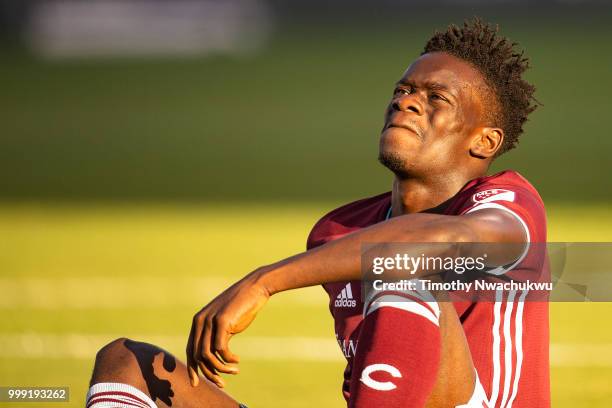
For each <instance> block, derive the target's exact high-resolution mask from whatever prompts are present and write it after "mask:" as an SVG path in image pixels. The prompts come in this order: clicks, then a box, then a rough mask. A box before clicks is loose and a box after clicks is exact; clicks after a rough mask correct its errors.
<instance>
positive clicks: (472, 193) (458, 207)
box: [447, 170, 543, 214]
mask: <svg viewBox="0 0 612 408" xmlns="http://www.w3.org/2000/svg"><path fill="white" fill-rule="evenodd" d="M494 201H495V202H501V201H503V202H514V201H520V202H523V203H525V202H528V203H529V204H530V206H538V207H543V202H542V198H541V197H540V195H539V194H538V191H537V190H536V188H535V187H534V186H533V185H532V184H531V183H530V182H529V181H528V180H527V179H526V178H525V177H523V176H522V175H521V174H519V173H518V172H516V171H514V170H504V171H501V172H499V173H496V174H492V175H490V176H483V177H478V178H475V179H473V180H471V181H470V182H468V183H467V184H466V185H465V186H464V187H463V188H462V189H461V191H459V193H457V194H456V195H455V197H453V199H452V200H451V203H450V205H449V207H448V209H447V214H462V213H464V212H465V211H466V210H469V209H471V208H472V207H474V206H477V205H481V204H485V203H490V202H494Z"/></svg>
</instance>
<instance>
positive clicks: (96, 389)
mask: <svg viewBox="0 0 612 408" xmlns="http://www.w3.org/2000/svg"><path fill="white" fill-rule="evenodd" d="M85 401H86V402H85V404H86V405H85V406H86V408H157V405H155V403H154V402H153V400H151V398H149V396H148V395H147V394H145V393H144V392H142V391H140V390H139V389H138V388H136V387H134V386H131V385H129V384H122V383H108V382H106V383H97V384H94V385H92V386H91V387H90V388H89V391H88V392H87V398H86V400H85Z"/></svg>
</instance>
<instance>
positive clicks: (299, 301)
mask: <svg viewBox="0 0 612 408" xmlns="http://www.w3.org/2000/svg"><path fill="white" fill-rule="evenodd" d="M335 204H337V203H324V204H323V203H320V204H309V205H303V206H300V205H296V204H286V205H283V204H279V203H277V204H274V205H264V204H260V205H252V204H250V205H248V206H246V205H245V206H238V205H229V206H222V205H214V206H210V205H209V206H197V205H191V206H190V205H148V206H135V205H130V206H128V205H125V206H120V205H81V206H77V205H74V206H68V205H55V206H53V205H8V204H5V205H2V206H0V251H1V254H0V270H1V271H2V273H1V275H0V294H1V296H0V308H1V309H2V319H1V320H0V384H3V385H55V386H61V385H68V386H70V389H71V401H70V403H69V404H61V403H56V404H48V406H52V407H57V408H60V407H64V406H74V407H77V406H82V403H83V398H84V394H85V391H86V388H87V382H88V380H89V375H90V372H91V368H92V363H93V356H94V354H95V350H96V349H97V348H99V347H100V346H102V345H103V344H104V343H105V342H107V341H109V340H111V339H113V338H115V337H118V336H129V337H133V338H136V339H141V340H146V341H151V342H155V343H160V345H162V346H164V347H166V348H168V349H169V350H170V351H172V352H174V353H175V354H176V355H177V356H179V357H180V358H183V350H184V344H185V340H186V336H187V333H188V329H189V324H190V319H191V317H192V315H193V314H194V312H195V311H196V310H197V309H198V308H199V307H201V306H202V305H204V304H205V303H206V302H207V301H208V300H210V299H211V297H212V296H214V294H215V293H216V292H218V291H219V290H221V289H222V288H223V287H224V286H225V285H227V284H228V283H230V282H231V281H232V280H234V279H237V278H238V277H240V276H241V275H243V274H245V273H246V272H249V271H250V270H252V269H253V268H255V267H257V266H259V265H261V264H264V263H267V262H272V261H274V260H276V259H278V258H281V257H284V256H287V255H290V254H293V253H295V252H297V251H301V250H302V249H303V248H304V241H305V237H306V235H307V233H308V230H309V228H310V226H311V225H312V224H313V223H314V222H315V221H316V220H317V218H318V217H319V216H320V215H321V214H322V213H323V212H324V211H326V210H328V209H330V208H332V207H333V206H334V205H335ZM548 211H549V230H550V232H549V239H550V240H551V241H606V240H608V241H609V240H611V239H612V217H611V216H610V212H609V208H608V207H606V206H603V205H602V206H597V205H569V204H567V205H556V206H555V205H553V206H550V207H549V209H548ZM551 312H552V322H551V326H552V331H551V343H552V348H551V361H552V386H553V406H555V407H607V406H609V400H610V398H612V387H610V378H612V358H611V357H610V356H611V355H612V329H611V328H610V327H609V325H606V324H603V323H602V321H601V317H602V316H607V315H609V314H610V313H611V312H612V305H610V304H601V303H600V304H577V303H565V304H554V305H552V306H551ZM232 344H233V348H234V349H235V351H236V352H237V353H238V354H240V355H241V356H242V360H243V362H242V365H241V366H242V372H241V374H240V375H239V376H238V377H236V378H230V379H229V380H228V383H229V385H228V391H229V392H230V393H231V394H232V395H234V396H235V397H237V398H238V399H239V400H242V401H244V402H246V403H248V404H249V406H252V407H270V408H274V407H287V406H290V407H312V406H326V407H329V406H336V407H340V406H342V399H341V394H340V380H341V374H342V370H343V366H344V365H343V362H342V357H341V354H340V352H339V351H338V350H336V345H335V340H334V335H333V326H332V320H331V318H330V316H329V314H328V311H327V306H326V297H325V295H324V293H323V291H322V290H321V289H320V288H309V289H304V290H301V291H296V292H293V293H284V294H279V295H277V296H275V297H274V298H273V299H272V300H271V301H270V303H269V304H268V305H267V307H266V308H265V309H264V310H263V312H262V313H261V314H260V316H259V317H258V319H257V320H256V321H255V323H254V324H253V326H252V327H251V328H249V330H247V332H246V333H244V334H242V335H240V336H238V337H237V338H235V339H234V340H233V343H232ZM29 405H30V404H24V405H23V406H29ZM2 406H7V404H6V403H4V404H3V403H0V407H2ZM36 406H44V404H36Z"/></svg>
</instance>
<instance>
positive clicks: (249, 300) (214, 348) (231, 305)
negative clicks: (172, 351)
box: [187, 273, 270, 387]
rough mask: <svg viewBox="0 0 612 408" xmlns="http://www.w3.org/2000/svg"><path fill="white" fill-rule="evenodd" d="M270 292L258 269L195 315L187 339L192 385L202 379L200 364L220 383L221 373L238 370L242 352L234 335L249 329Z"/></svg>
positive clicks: (202, 368) (210, 378) (221, 381)
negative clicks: (232, 346) (232, 347)
mask: <svg viewBox="0 0 612 408" xmlns="http://www.w3.org/2000/svg"><path fill="white" fill-rule="evenodd" d="M269 297H270V293H269V292H268V291H267V290H266V288H265V287H264V286H263V285H261V284H260V283H258V281H257V279H256V278H255V273H254V274H251V275H248V276H246V277H245V278H244V279H242V280H240V281H238V282H236V283H235V284H233V285H232V286H230V287H229V288H228V289H226V290H225V291H223V292H222V293H221V294H220V295H219V296H217V297H216V298H215V299H213V300H212V301H211V302H210V303H209V304H208V305H206V306H205V307H204V308H203V309H202V310H200V311H199V312H198V313H196V315H195V316H194V317H193V322H192V324H191V332H190V334H189V341H188V342H187V369H188V370H189V379H190V381H191V385H192V386H194V387H195V386H196V385H198V383H199V378H198V368H199V369H200V370H201V371H202V374H204V375H205V376H206V378H208V379H209V380H210V381H212V382H214V383H215V384H216V385H217V386H218V387H223V386H224V385H225V383H224V381H223V379H222V378H221V376H220V375H219V373H228V374H238V367H236V364H237V363H238V360H239V359H238V356H237V355H235V354H234V353H232V352H231V351H230V349H229V346H228V343H229V340H230V338H231V337H232V336H233V335H234V334H236V333H240V332H241V331H243V330H244V329H246V328H247V327H248V326H249V325H250V324H251V322H252V321H253V319H255V315H257V312H259V310H260V309H261V308H262V307H263V306H264V305H265V304H266V302H267V301H268V299H269Z"/></svg>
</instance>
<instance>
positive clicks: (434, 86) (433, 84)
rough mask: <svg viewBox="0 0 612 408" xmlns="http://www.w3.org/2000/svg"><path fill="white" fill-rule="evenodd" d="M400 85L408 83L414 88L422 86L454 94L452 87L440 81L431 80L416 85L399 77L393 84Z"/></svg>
mask: <svg viewBox="0 0 612 408" xmlns="http://www.w3.org/2000/svg"><path fill="white" fill-rule="evenodd" d="M400 85H409V86H414V87H415V88H423V87H424V88H427V89H430V90H433V91H446V92H449V93H451V94H454V92H453V88H452V87H450V86H448V85H446V84H443V83H441V82H433V81H432V82H426V83H425V84H424V85H422V86H418V85H416V84H415V83H414V82H413V81H410V80H403V79H400V80H399V81H398V82H397V83H396V84H395V86H400Z"/></svg>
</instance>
